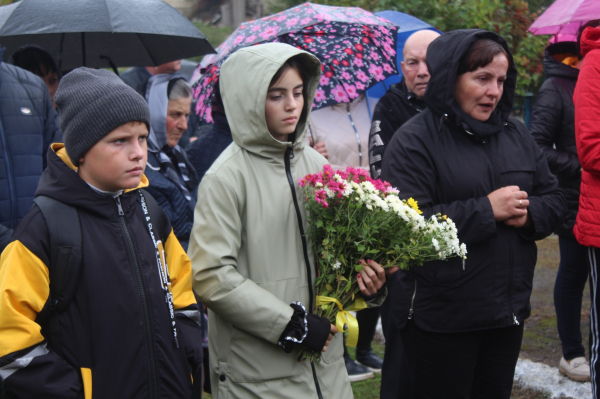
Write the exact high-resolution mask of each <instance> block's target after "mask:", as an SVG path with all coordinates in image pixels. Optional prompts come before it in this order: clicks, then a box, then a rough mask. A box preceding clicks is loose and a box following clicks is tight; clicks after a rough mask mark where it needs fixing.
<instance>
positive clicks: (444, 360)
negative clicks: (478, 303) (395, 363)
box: [401, 320, 523, 399]
mask: <svg viewBox="0 0 600 399" xmlns="http://www.w3.org/2000/svg"><path fill="white" fill-rule="evenodd" d="M401 335H402V343H403V344H404V353H405V355H406V357H407V358H408V365H409V370H410V377H411V381H412V389H413V395H412V398H415V399H416V398H418V399H450V398H452V399H510V393H511V390H512V385H513V378H514V374H515V367H516V365H517V360H518V358H519V352H520V349H521V340H522V339H523V325H522V324H521V325H519V326H512V327H505V328H497V329H491V330H483V331H475V332H465V333H434V332H429V331H425V330H423V329H421V328H419V327H417V326H416V325H415V323H414V321H413V320H411V321H409V322H408V324H407V326H406V327H405V328H404V329H403V330H402V332H401Z"/></svg>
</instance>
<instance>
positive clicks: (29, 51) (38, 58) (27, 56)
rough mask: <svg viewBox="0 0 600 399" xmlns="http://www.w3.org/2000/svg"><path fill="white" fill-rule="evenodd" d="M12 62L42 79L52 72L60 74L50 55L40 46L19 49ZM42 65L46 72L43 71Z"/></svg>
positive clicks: (12, 57)
mask: <svg viewBox="0 0 600 399" xmlns="http://www.w3.org/2000/svg"><path fill="white" fill-rule="evenodd" d="M11 61H12V64H13V65H16V66H18V67H20V68H23V69H25V70H28V71H29V72H33V73H35V74H36V75H38V76H40V77H44V76H46V75H47V74H49V73H52V72H54V73H57V74H58V67H57V66H56V63H55V62H54V59H53V58H52V56H51V55H50V53H48V52H47V51H46V50H44V49H42V48H40V47H38V46H33V45H28V46H23V47H21V48H19V49H17V51H15V52H14V53H13V55H12V56H11ZM42 65H43V66H44V69H45V71H43V70H42Z"/></svg>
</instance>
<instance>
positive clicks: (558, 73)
mask: <svg viewBox="0 0 600 399" xmlns="http://www.w3.org/2000/svg"><path fill="white" fill-rule="evenodd" d="M557 54H572V55H576V54H577V43H575V42H558V43H554V44H551V45H549V46H548V47H546V52H545V56H544V70H545V72H546V79H548V78H552V77H558V78H565V79H571V80H577V77H579V69H577V68H573V67H572V66H569V65H566V64H563V63H562V62H560V61H559V60H557V59H556V58H555V55H557Z"/></svg>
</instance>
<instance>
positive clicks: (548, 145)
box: [529, 42, 590, 381]
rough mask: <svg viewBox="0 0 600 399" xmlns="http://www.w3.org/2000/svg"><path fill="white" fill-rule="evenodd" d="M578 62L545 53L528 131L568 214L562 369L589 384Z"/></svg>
mask: <svg viewBox="0 0 600 399" xmlns="http://www.w3.org/2000/svg"><path fill="white" fill-rule="evenodd" d="M579 64H580V57H579V56H578V45H577V43H575V42H559V43H555V44H552V45H550V46H548V48H546V56H545V58H544V69H545V70H546V81H545V82H544V84H543V85H542V88H541V89H540V91H539V93H538V96H537V100H536V104H535V108H534V109H533V115H532V116H531V125H530V126H529V131H530V132H531V134H532V135H533V137H534V139H535V141H536V142H537V143H538V145H539V146H540V148H541V149H542V151H544V154H546V158H547V159H548V166H549V167H550V171H552V173H554V175H556V177H557V179H558V184H559V186H560V188H562V189H563V191H564V192H565V197H566V199H567V206H568V209H567V212H566V215H565V218H564V219H563V221H562V223H561V224H560V225H559V226H558V227H557V229H556V230H555V233H556V234H558V236H559V239H558V240H559V247H560V266H559V268H558V274H557V275H556V283H555V285H554V307H555V309H556V321H557V326H558V334H559V336H560V340H561V344H562V354H563V357H562V359H561V360H560V363H559V368H560V370H561V372H563V373H565V374H566V375H567V376H568V377H569V378H572V379H574V380H577V381H589V379H590V367H589V364H588V362H587V360H586V359H585V349H584V348H583V345H582V340H581V328H580V322H581V298H582V295H583V290H584V288H585V283H586V281H587V276H588V270H587V265H586V247H585V246H583V245H580V244H579V243H578V242H577V240H576V239H575V235H574V234H573V226H574V225H575V218H576V216H577V210H578V209H579V186H580V185H581V165H580V163H579V159H578V158H577V147H576V145H575V106H574V104H573V92H574V91H575V84H576V83H577V78H578V76H579Z"/></svg>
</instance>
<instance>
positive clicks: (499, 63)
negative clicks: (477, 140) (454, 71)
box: [454, 54, 508, 122]
mask: <svg viewBox="0 0 600 399" xmlns="http://www.w3.org/2000/svg"><path fill="white" fill-rule="evenodd" d="M507 72H508V59H507V58H506V55H504V54H497V55H496V56H495V57H494V59H493V60H492V62H490V63H489V64H487V65H486V66H484V67H480V68H477V69H476V70H474V71H473V72H467V73H464V74H462V75H460V76H459V77H458V78H457V79H456V85H455V86H454V99H455V100H456V102H457V103H458V105H459V106H460V108H461V109H462V110H463V112H464V113H465V114H467V115H469V116H470V117H471V118H473V119H475V120H478V121H481V122H485V121H487V120H488V119H489V118H490V116H491V115H492V112H494V110H495V109H496V106H497V105H498V102H499V101H500V98H501V97H502V92H503V91H504V82H505V81H506V74H507Z"/></svg>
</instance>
